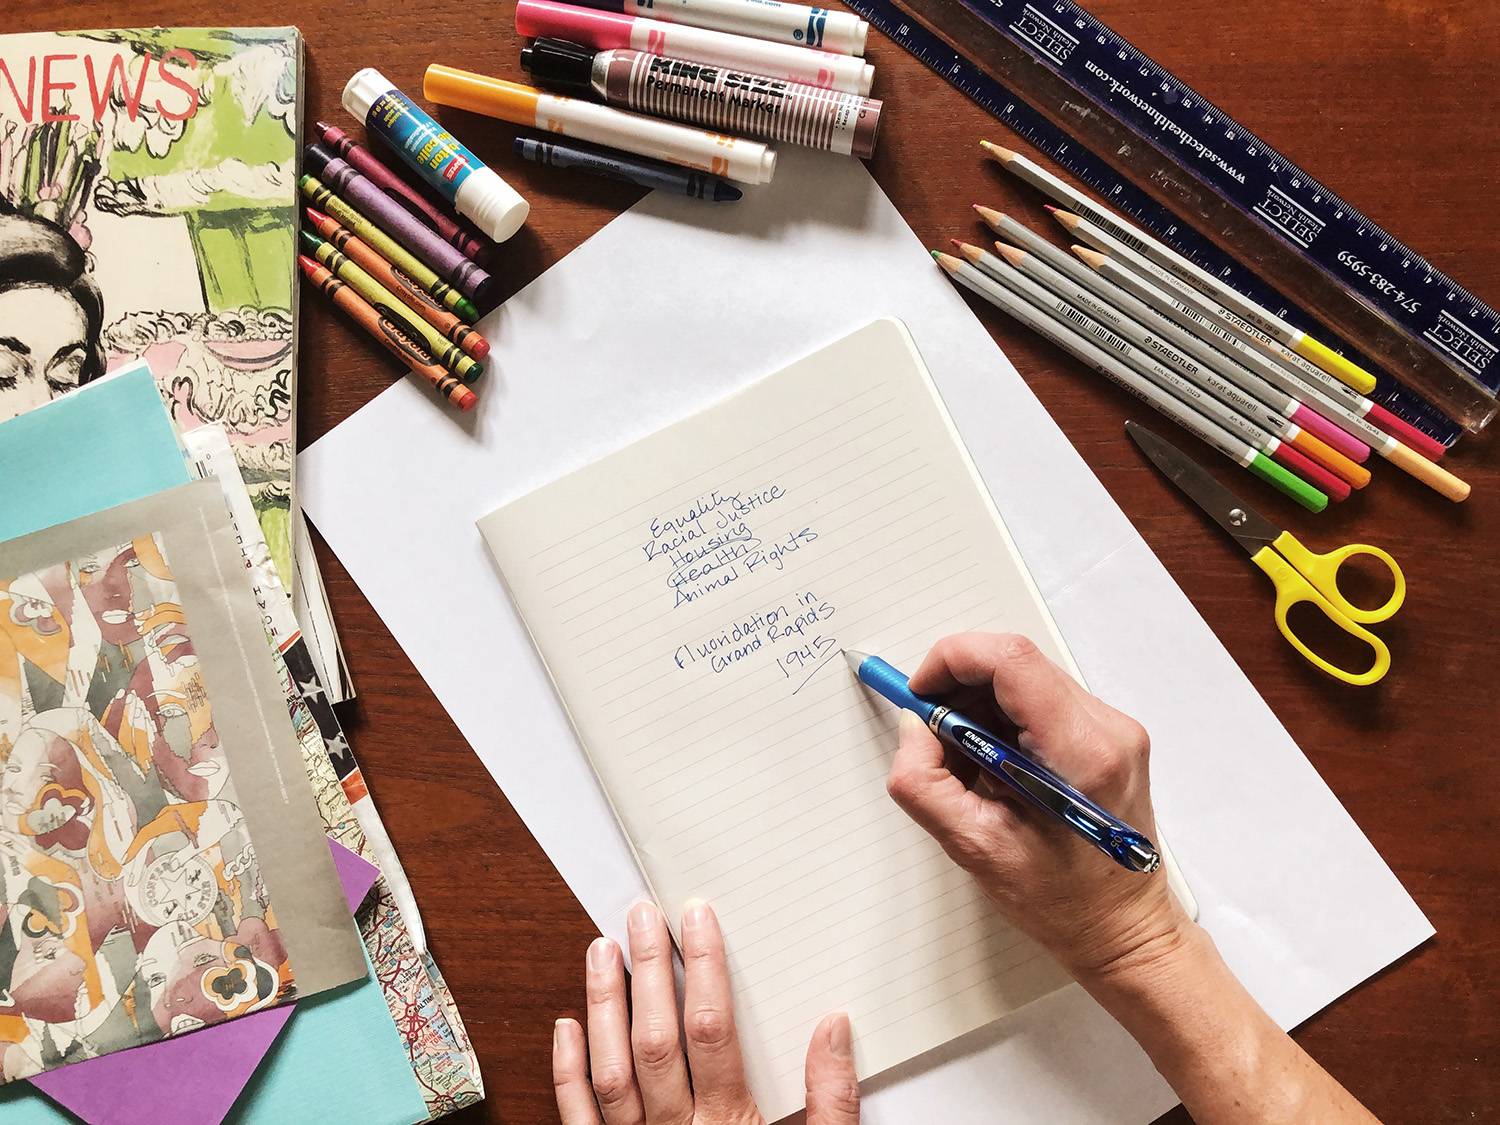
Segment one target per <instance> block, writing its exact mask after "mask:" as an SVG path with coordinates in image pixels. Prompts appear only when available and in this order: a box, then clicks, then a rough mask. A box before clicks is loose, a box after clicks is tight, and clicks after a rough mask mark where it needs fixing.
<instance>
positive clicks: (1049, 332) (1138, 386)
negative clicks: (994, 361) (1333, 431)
mask: <svg viewBox="0 0 1500 1125" xmlns="http://www.w3.org/2000/svg"><path fill="white" fill-rule="evenodd" d="M932 256H933V258H934V259H936V260H937V263H938V265H939V266H941V267H942V268H943V269H944V270H945V271H947V273H948V274H949V276H951V277H952V278H953V279H954V280H955V281H957V282H958V283H959V284H960V285H962V286H964V288H966V289H969V290H971V291H972V292H974V293H976V294H977V295H979V296H980V297H982V298H983V299H984V300H986V301H988V302H989V303H990V304H992V305H994V306H995V307H996V308H998V309H1000V310H1001V311H1003V312H1005V313H1007V314H1009V315H1010V316H1011V317H1013V318H1014V319H1016V320H1018V321H1020V322H1021V323H1022V324H1024V325H1025V326H1026V327H1028V328H1030V329H1031V330H1032V331H1033V332H1036V333H1037V334H1038V335H1040V336H1042V337H1044V338H1046V339H1048V340H1050V341H1052V343H1054V344H1056V345H1057V346H1058V347H1060V348H1062V349H1063V350H1064V351H1066V352H1069V353H1071V354H1072V355H1074V356H1076V357H1077V358H1078V359H1080V360H1082V361H1083V362H1084V363H1086V364H1088V365H1089V366H1090V367H1092V368H1093V369H1094V370H1095V371H1097V372H1099V374H1101V375H1103V376H1104V377H1105V378H1107V379H1109V380H1110V381H1111V382H1113V383H1116V384H1118V385H1119V386H1120V387H1122V388H1123V389H1125V390H1127V391H1129V392H1130V393H1131V394H1133V395H1135V396H1136V397H1137V398H1139V399H1140V400H1141V401H1142V402H1144V403H1146V405H1148V406H1150V407H1151V408H1152V409H1153V410H1156V411H1158V412H1160V413H1161V414H1163V415H1165V416H1166V417H1167V418H1170V419H1171V420H1172V421H1174V422H1176V423H1177V424H1178V425H1179V426H1181V427H1182V428H1183V429H1185V430H1187V431H1188V432H1189V433H1191V434H1194V435H1196V436H1197V437H1198V438H1200V439H1202V440H1203V441H1204V442H1206V443H1207V444H1208V445H1210V446H1211V447H1212V448H1214V449H1216V450H1218V451H1219V452H1220V453H1222V454H1223V455H1224V456H1226V457H1228V458H1229V459H1230V460H1231V461H1233V462H1235V464H1237V465H1239V466H1240V467H1242V468H1245V469H1248V470H1250V472H1252V473H1254V474H1255V475H1256V476H1258V477H1260V479H1261V480H1263V481H1265V482H1266V483H1267V484H1269V485H1271V486H1272V487H1273V488H1276V489H1277V490H1278V491H1280V492H1282V493H1284V494H1286V495H1287V496H1289V497H1291V498H1292V499H1293V500H1295V501H1296V502H1297V503H1298V504H1301V505H1302V506H1303V507H1304V508H1306V509H1307V510H1308V511H1311V512H1321V511H1322V510H1323V509H1324V508H1326V507H1327V506H1328V497H1327V496H1326V495H1324V494H1323V493H1321V492H1319V491H1318V490H1317V489H1316V488H1314V487H1313V486H1312V485H1310V484H1308V483H1307V482H1305V481H1303V480H1301V479H1300V478H1299V477H1297V476H1296V475H1295V474H1293V473H1290V472H1288V471H1287V470H1286V469H1284V468H1282V466H1280V465H1278V464H1277V463H1276V462H1275V461H1273V460H1271V459H1270V458H1269V457H1267V456H1265V455H1264V454H1263V453H1261V452H1259V451H1258V450H1256V449H1255V448H1254V447H1252V446H1251V445H1250V444H1249V443H1248V442H1246V441H1243V440H1241V439H1240V438H1238V437H1235V436H1234V435H1233V434H1230V433H1228V432H1227V431H1225V430H1224V428H1223V427H1222V426H1220V425H1218V424H1217V423H1216V422H1212V421H1210V420H1209V419H1207V418H1205V417H1204V416H1203V415H1202V414H1199V413H1198V412H1197V411H1196V410H1193V409H1192V408H1191V407H1188V406H1186V405H1185V404H1184V403H1182V402H1181V401H1180V400H1178V399H1176V398H1174V397H1173V396H1172V395H1169V394H1167V393H1166V392H1165V391H1163V390H1161V389H1160V388H1159V387H1157V386H1156V385H1155V384H1153V383H1152V382H1151V381H1150V380H1149V379H1147V378H1145V377H1144V376H1142V375H1139V374H1137V373H1136V372H1135V371H1133V370H1131V369H1130V368H1129V367H1127V366H1126V365H1125V364H1124V363H1123V362H1122V361H1121V360H1120V359H1119V358H1117V357H1116V356H1114V355H1111V354H1109V353H1107V352H1105V351H1104V349H1103V348H1101V347H1099V346H1098V345H1097V344H1095V343H1093V342H1092V341H1091V340H1089V339H1087V338H1086V337H1085V336H1083V335H1082V334H1081V333H1079V332H1078V331H1076V330H1075V329H1074V328H1073V327H1071V326H1070V325H1069V324H1067V323H1066V322H1065V321H1063V320H1061V319H1059V318H1058V317H1057V316H1054V315H1053V314H1052V313H1050V312H1048V311H1046V310H1044V309H1040V308H1037V307H1036V306H1035V305H1033V304H1031V303H1030V302H1029V301H1027V300H1025V299H1024V298H1022V297H1021V296H1020V295H1019V294H1017V293H1016V292H1015V291H1014V290H1011V289H1009V288H1007V287H1006V286H1004V285H1001V284H1000V283H999V282H998V281H996V280H995V279H994V278H992V277H989V276H987V275H986V274H985V273H984V272H983V271H982V270H979V269H976V268H975V267H974V266H971V265H969V264H968V263H967V262H965V261H962V260H960V259H958V258H955V257H953V255H951V254H944V253H941V252H940V251H937V250H934V251H933V252H932Z"/></svg>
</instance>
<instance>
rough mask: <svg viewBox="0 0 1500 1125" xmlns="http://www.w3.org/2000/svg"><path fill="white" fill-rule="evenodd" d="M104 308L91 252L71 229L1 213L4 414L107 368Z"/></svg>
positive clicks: (0, 387)
mask: <svg viewBox="0 0 1500 1125" xmlns="http://www.w3.org/2000/svg"><path fill="white" fill-rule="evenodd" d="M103 314H104V308H103V301H102V300H101V298H100V296H99V289H98V287H97V286H96V285H95V283H94V279H93V277H92V275H91V274H90V272H89V270H88V262H87V257H86V255H85V254H84V252H83V250H82V249H81V248H80V247H79V246H78V244H77V243H76V242H75V241H74V240H73V239H72V238H71V237H69V235H68V234H67V233H66V232H65V231H63V230H62V229H61V228H60V227H58V226H56V225H54V224H52V223H49V222H47V221H45V220H43V219H37V218H32V217H29V216H25V215H18V214H3V213H0V420H3V419H6V418H11V417H14V416H15V415H18V414H24V413H26V411H28V410H31V409H32V408H34V407H37V406H41V405H42V404H43V403H46V402H49V401H51V400H52V399H54V398H56V397H58V396H59V395H64V394H67V393H68V392H69V391H71V390H74V389H76V388H77V387H79V386H82V385H83V384H84V383H87V382H89V381H90V380H92V379H95V378H97V377H98V376H99V375H100V374H102V373H103V368H104V355H103V350H102V347H101V344H100V338H99V337H100V330H101V328H102V325H103Z"/></svg>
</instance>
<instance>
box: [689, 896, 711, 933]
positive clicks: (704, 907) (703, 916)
mask: <svg viewBox="0 0 1500 1125" xmlns="http://www.w3.org/2000/svg"><path fill="white" fill-rule="evenodd" d="M711 917H712V915H711V914H710V913H709V909H708V903H706V902H704V901H703V900H702V899H701V898H690V899H688V900H687V901H686V902H685V903H683V904H682V928H683V929H685V930H696V929H698V928H699V927H700V926H706V925H708V922H709V919H710V918H711Z"/></svg>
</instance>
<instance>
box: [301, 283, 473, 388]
mask: <svg viewBox="0 0 1500 1125" xmlns="http://www.w3.org/2000/svg"><path fill="white" fill-rule="evenodd" d="M297 265H298V266H300V267H301V269H302V272H303V273H304V274H305V275H306V276H307V279H308V280H309V281H311V282H312V283H313V285H315V286H316V287H317V288H318V290H319V291H320V292H322V293H324V294H326V295H327V297H328V298H329V300H331V301H332V302H333V303H334V304H335V305H337V306H338V307H339V309H340V311H342V312H343V313H345V314H346V315H347V316H348V317H349V319H350V320H352V321H354V323H355V324H357V325H359V326H360V327H361V328H363V329H364V330H365V332H367V333H368V334H369V335H370V336H373V337H374V338H375V340H376V341H377V342H379V344H380V346H381V347H383V348H385V350H386V351H388V352H390V353H391V354H392V355H394V356H395V357H396V358H397V359H399V360H400V361H401V362H402V363H404V364H406V366H407V367H409V368H410V369H411V371H412V372H413V374H416V375H420V376H421V377H422V378H423V379H425V380H426V381H427V382H428V383H430V384H431V385H432V386H433V387H434V388H435V389H436V390H437V391H438V393H439V394H441V395H442V396H443V397H444V398H446V399H447V400H448V401H449V402H451V403H452V404H453V405H454V406H456V407H458V408H459V409H460V410H465V411H467V410H472V409H474V405H475V404H476V403H477V402H478V401H479V396H478V395H476V394H475V393H474V392H473V391H471V390H470V389H469V388H468V387H466V386H464V384H463V381H462V380H461V379H459V378H458V376H456V375H454V374H453V372H451V371H449V370H448V369H447V368H446V367H444V366H443V365H442V364H440V363H438V362H437V361H436V360H434V359H433V358H432V354H431V353H430V352H428V351H427V349H426V348H424V347H423V346H422V345H421V344H420V343H419V342H418V341H416V340H413V339H412V338H411V336H410V335H409V334H408V333H407V331H406V329H405V328H404V327H403V326H402V325H400V324H398V323H396V322H395V321H392V320H390V319H389V318H388V317H385V316H382V315H381V313H380V312H379V311H378V310H377V309H376V308H375V307H374V306H372V305H371V304H370V303H369V302H368V301H366V300H364V299H363V298H362V297H360V296H359V294H357V293H356V292H354V290H353V289H350V288H349V286H347V285H345V284H344V283H343V282H342V281H340V280H339V279H338V278H336V277H334V276H333V274H332V273H331V272H329V270H328V269H327V268H326V267H324V266H322V265H320V264H319V263H317V262H315V261H313V260H312V259H311V258H309V257H308V256H307V255H306V254H299V255H297Z"/></svg>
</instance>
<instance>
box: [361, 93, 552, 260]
mask: <svg viewBox="0 0 1500 1125" xmlns="http://www.w3.org/2000/svg"><path fill="white" fill-rule="evenodd" d="M387 94H390V95H391V96H392V97H393V98H394V99H396V100H397V101H398V102H399V103H400V104H401V105H402V107H403V110H402V113H401V114H400V117H401V119H402V120H401V123H400V124H397V123H395V122H393V121H388V120H376V121H371V120H370V109H371V107H372V106H374V105H375V103H376V102H377V101H379V100H380V99H381V98H382V97H384V96H386V95H387ZM342 100H343V103H344V108H345V109H346V110H348V111H349V112H350V113H351V114H353V115H354V117H356V118H358V120H359V122H360V123H361V124H362V125H364V127H365V130H366V132H369V133H371V134H372V135H376V136H379V137H380V139H381V140H383V141H385V142H386V144H387V145H389V146H390V148H391V149H392V150H394V151H395V153H396V155H398V156H399V157H401V159H402V160H403V161H405V162H406V164H407V166H408V167H410V168H411V169H412V170H413V171H414V172H416V173H417V174H418V175H419V176H421V177H422V180H423V182H424V183H426V184H427V186H428V187H430V188H432V190H433V191H435V192H437V193H438V194H439V195H441V196H442V197H443V198H444V199H446V200H448V201H449V202H450V203H452V205H453V208H454V210H456V211H457V212H458V213H459V214H461V215H463V216H465V217H467V218H468V219H470V220H471V221H472V222H473V223H474V225H475V226H477V227H478V228H479V229H480V230H481V231H483V232H484V233H485V234H487V235H489V236H490V237H491V238H493V239H494V240H495V241H496V242H504V241H505V240H506V239H507V238H509V237H510V236H511V235H513V234H515V233H516V231H518V230H520V229H521V227H522V226H523V225H524V224H525V222H526V217H527V216H528V215H529V214H531V204H529V203H527V202H526V200H525V199H524V198H523V197H522V196H521V194H520V192H518V191H516V189H515V188H513V187H511V186H510V185H509V184H508V183H506V182H505V181H504V180H502V179H501V178H500V176H499V174H498V173H496V172H495V170H494V169H493V168H487V167H485V165H484V163H483V162H482V161H481V160H480V159H479V158H478V157H477V156H475V155H474V154H473V153H472V152H470V151H469V150H468V149H467V148H465V147H464V146H463V145H462V144H460V143H459V142H458V141H457V139H456V138H453V137H451V136H448V135H447V130H445V129H443V127H442V125H441V124H439V123H438V122H436V121H434V120H433V119H432V116H431V114H429V113H428V112H427V111H426V110H424V109H423V108H422V107H421V106H419V105H417V104H416V103H415V102H413V101H412V100H411V99H410V98H409V97H407V96H406V95H405V94H403V93H402V92H401V91H400V90H398V89H396V87H395V86H394V85H393V84H392V83H391V80H390V79H389V78H387V77H385V75H383V74H381V73H380V71H378V70H376V69H375V68H374V67H369V66H367V67H365V68H364V69H363V70H360V71H357V72H356V73H355V74H354V76H353V77H352V78H350V79H349V81H348V82H347V83H345V85H344V95H343V99H342ZM380 116H382V117H383V115H380ZM414 126H416V127H415V128H414ZM435 133H442V134H443V135H444V136H447V139H448V141H449V142H451V144H452V146H453V147H452V149H451V150H450V152H451V153H452V154H453V159H452V160H451V162H450V163H449V164H447V165H446V166H444V167H443V168H442V169H436V168H433V167H432V165H431V164H430V163H429V162H427V161H423V160H418V159H416V158H415V156H414V154H413V152H412V151H410V149H411V148H412V147H414V146H415V145H417V144H418V143H419V142H420V141H421V140H422V139H424V138H425V137H430V136H432V135H434V134H435ZM460 173H461V174H460Z"/></svg>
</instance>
